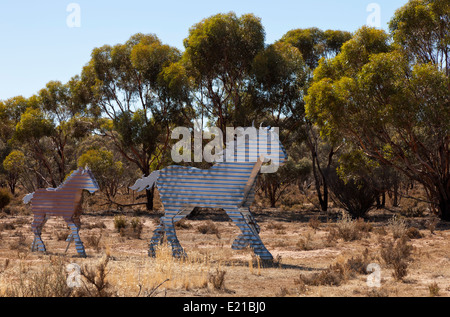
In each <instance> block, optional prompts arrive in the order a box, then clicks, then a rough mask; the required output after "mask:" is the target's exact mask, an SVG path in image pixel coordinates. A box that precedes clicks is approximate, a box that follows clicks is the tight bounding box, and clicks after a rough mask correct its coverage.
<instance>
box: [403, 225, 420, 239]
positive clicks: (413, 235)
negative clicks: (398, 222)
mask: <svg viewBox="0 0 450 317" xmlns="http://www.w3.org/2000/svg"><path fill="white" fill-rule="evenodd" d="M406 236H407V237H408V238H409V239H420V238H422V237H423V235H422V234H421V233H420V231H419V229H417V228H415V227H410V228H408V229H407V230H406Z"/></svg>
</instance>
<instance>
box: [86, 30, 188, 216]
mask: <svg viewBox="0 0 450 317" xmlns="http://www.w3.org/2000/svg"><path fill="white" fill-rule="evenodd" d="M180 58H181V53H180V51H179V50H178V49H176V48H174V47H171V46H169V45H165V44H163V43H162V42H161V41H160V40H159V39H158V37H157V36H156V35H153V34H147V35H145V34H141V33H138V34H135V35H133V36H131V37H130V39H129V40H128V41H126V42H125V43H124V44H117V45H114V46H110V45H104V46H102V47H99V48H95V49H94V50H93V51H92V54H91V60H90V61H89V63H88V64H87V65H86V66H85V67H84V68H83V71H82V74H81V81H82V82H83V85H82V87H78V88H79V90H78V91H79V92H80V95H81V96H82V97H80V98H81V100H85V102H87V103H88V104H89V109H90V111H91V113H97V114H98V117H99V118H98V121H97V122H98V131H99V132H100V133H101V134H102V135H103V136H104V137H106V138H109V139H110V140H112V142H113V144H114V145H115V147H116V148H117V150H118V151H120V153H121V154H122V155H123V157H124V158H125V159H126V160H128V161H130V162H131V163H133V164H134V166H136V168H138V169H139V171H140V172H141V173H142V174H144V175H145V176H147V175H149V174H150V172H151V171H152V169H155V168H156V169H158V168H159V167H160V165H161V164H163V163H164V160H165V159H166V156H165V155H166V154H167V152H168V146H169V144H170V131H171V130H170V129H171V128H172V127H174V126H178V125H182V126H185V125H186V124H187V122H190V120H191V116H192V111H191V107H190V100H189V98H190V93H189V91H190V81H189V78H188V76H187V75H186V71H185V69H184V68H183V67H180V65H179V64H177V62H178V61H179V60H180ZM153 192H154V190H153V189H150V190H147V209H149V210H151V209H153Z"/></svg>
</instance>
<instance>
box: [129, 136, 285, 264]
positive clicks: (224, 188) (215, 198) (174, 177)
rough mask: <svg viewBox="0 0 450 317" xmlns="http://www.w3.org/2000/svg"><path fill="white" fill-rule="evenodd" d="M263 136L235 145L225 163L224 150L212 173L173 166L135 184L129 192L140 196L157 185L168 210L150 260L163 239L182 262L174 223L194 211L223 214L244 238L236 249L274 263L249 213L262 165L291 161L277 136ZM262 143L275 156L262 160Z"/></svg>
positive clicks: (239, 238) (239, 241)
mask: <svg viewBox="0 0 450 317" xmlns="http://www.w3.org/2000/svg"><path fill="white" fill-rule="evenodd" d="M260 130H261V129H260ZM264 131H265V133H262V134H261V133H260V134H259V136H258V139H256V140H248V141H246V142H244V143H243V144H241V145H236V144H232V145H231V146H234V148H235V151H234V154H233V156H232V157H227V156H226V153H225V152H226V150H225V151H224V162H221V163H216V164H215V165H214V166H212V167H211V168H210V169H207V170H203V169H198V168H193V167H185V166H177V165H174V166H169V167H166V168H164V169H162V170H159V171H154V172H153V173H151V174H150V175H149V176H148V177H143V178H141V179H139V180H137V181H136V183H135V184H134V185H133V186H132V187H130V188H131V189H133V190H137V191H142V190H144V189H147V188H151V187H152V186H153V185H154V184H155V183H156V185H157V188H158V191H159V193H160V197H161V201H162V203H163V205H164V210H165V215H164V216H163V217H161V219H160V225H159V226H158V227H157V228H156V229H155V231H154V233H153V237H152V238H151V241H150V247H149V255H150V256H154V255H155V249H154V248H155V246H156V245H158V244H159V243H160V242H161V240H162V238H163V236H164V234H165V235H166V237H167V240H168V242H169V243H170V244H171V246H172V252H173V255H174V256H176V257H178V256H184V255H185V253H184V250H183V248H182V247H181V245H180V243H179V241H178V239H177V236H176V232H175V228H174V223H176V222H177V221H179V220H181V219H183V218H184V217H186V216H187V215H189V214H190V213H191V211H192V210H193V209H194V208H195V207H209V208H222V209H224V210H225V211H226V213H227V214H228V216H229V217H230V218H231V219H232V221H233V222H234V223H235V224H236V225H237V226H238V227H239V228H240V230H241V234H240V235H239V236H238V238H237V239H236V240H235V241H234V242H233V245H232V248H233V249H236V250H239V249H243V248H245V247H247V246H250V247H251V248H252V249H253V250H254V252H255V254H256V255H258V256H259V257H260V258H261V259H265V260H271V259H273V257H272V255H271V254H270V252H269V251H268V250H267V249H266V247H265V246H264V244H263V242H262V241H261V238H260V237H259V231H260V228H259V226H258V225H257V223H256V221H255V219H254V217H253V216H252V214H251V212H250V205H251V204H252V203H253V201H254V198H255V184H256V178H257V175H258V173H259V172H260V169H261V166H262V164H263V163H264V161H267V160H270V159H274V158H275V157H276V159H277V161H278V163H279V164H282V163H283V162H284V161H285V160H286V158H287V155H286V153H285V151H284V148H283V146H282V145H281V143H279V139H278V135H275V134H274V132H272V131H270V129H264ZM263 139H266V140H269V142H272V143H274V142H275V143H276V144H275V145H276V146H275V148H276V150H275V151H272V152H271V153H265V155H263V156H261V155H259V154H260V153H261V152H259V153H258V144H261V140H263ZM264 142H265V141H264ZM229 146H230V145H227V147H229ZM272 149H273V147H272Z"/></svg>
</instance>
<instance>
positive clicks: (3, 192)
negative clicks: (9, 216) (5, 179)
mask: <svg viewBox="0 0 450 317" xmlns="http://www.w3.org/2000/svg"><path fill="white" fill-rule="evenodd" d="M10 202H11V195H10V193H9V191H8V190H7V189H4V188H1V189H0V210H3V208H5V207H6V206H8V205H9V203H10Z"/></svg>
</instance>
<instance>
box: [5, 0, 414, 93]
mask: <svg viewBox="0 0 450 317" xmlns="http://www.w3.org/2000/svg"><path fill="white" fill-rule="evenodd" d="M71 3H76V4H78V6H79V9H80V15H79V17H80V27H72V28H71V27H69V26H68V24H67V18H68V17H69V16H70V15H71V14H72V13H74V12H75V11H69V12H68V11H67V7H68V5H69V4H71ZM371 3H376V4H378V5H379V8H380V17H381V27H382V28H384V29H387V23H388V21H389V20H390V18H391V17H392V16H393V14H394V12H395V10H396V9H398V8H400V7H401V6H403V5H404V4H405V3H407V0H340V1H339V0H316V1H306V0H295V1H294V0H276V1H275V0H227V1H214V0H209V1H206V0H191V1H179V0H172V1H169V0H161V1H153V0H148V1H143V0H128V1H113V0H110V1H105V0H90V1H88V0H68V1H65V0H41V1H36V0H0V100H2V99H7V98H10V97H13V96H17V95H23V96H24V97H29V96H31V95H33V94H35V93H37V92H38V91H39V90H40V89H41V88H43V87H44V86H45V84H46V83H47V82H49V81H50V80H59V81H61V82H63V83H65V82H67V81H68V80H69V79H70V78H71V77H72V76H74V75H76V74H79V73H80V72H81V69H82V67H83V66H84V65H85V64H86V63H87V62H88V61H89V58H90V54H91V51H92V49H93V48H95V47H99V46H102V45H104V44H111V45H114V44H117V43H123V42H125V41H126V40H127V39H128V38H129V37H130V36H131V35H133V34H135V33H138V32H141V33H154V34H156V35H157V36H158V37H159V38H160V39H161V40H162V42H164V43H166V44H169V45H172V46H175V47H178V48H180V49H181V50H182V49H183V39H184V38H186V37H187V35H188V31H189V28H190V27H191V26H192V25H194V24H195V23H197V22H199V21H201V20H202V19H203V18H206V17H209V16H211V15H214V14H216V13H227V12H230V11H234V12H235V13H236V14H237V15H241V14H244V13H253V14H255V15H256V16H258V17H260V18H261V20H262V24H263V26H264V28H265V32H266V43H267V44H270V43H273V42H275V41H276V40H278V39H279V38H281V37H282V36H283V35H284V34H285V33H286V32H287V31H289V30H292V29H296V28H308V27H318V28H321V29H323V30H326V29H339V30H346V31H351V32H353V31H356V30H357V29H358V28H360V27H361V26H363V25H365V24H366V23H367V18H368V16H369V15H370V14H371V12H368V11H367V7H368V5H369V4H371Z"/></svg>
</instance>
